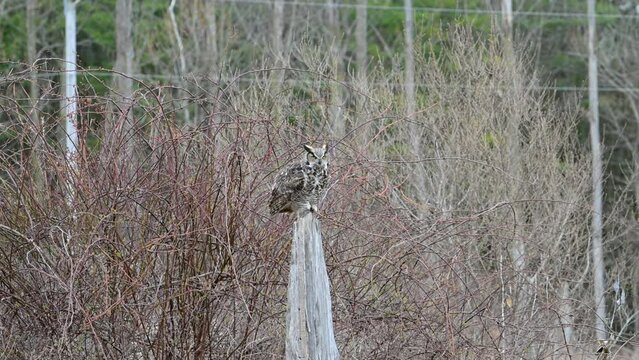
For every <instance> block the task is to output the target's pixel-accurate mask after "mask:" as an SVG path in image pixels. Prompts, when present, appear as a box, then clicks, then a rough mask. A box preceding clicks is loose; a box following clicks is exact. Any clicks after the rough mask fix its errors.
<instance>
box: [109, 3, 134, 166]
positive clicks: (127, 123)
mask: <svg viewBox="0 0 639 360" xmlns="http://www.w3.org/2000/svg"><path fill="white" fill-rule="evenodd" d="M115 14H116V15H115V16H116V25H115V26H116V30H115V51H116V57H115V65H114V70H115V71H116V72H117V73H121V74H122V75H119V74H116V77H115V87H116V90H117V94H116V97H117V99H116V103H117V105H118V108H119V109H120V111H121V113H120V114H119V116H117V117H116V119H115V120H116V121H121V122H122V126H121V127H119V128H120V129H122V130H121V131H122V135H123V136H124V137H125V138H126V139H132V137H131V133H132V131H133V130H132V129H133V116H132V106H133V103H132V98H133V81H132V79H131V78H130V76H131V75H132V74H133V6H132V2H131V0H117V2H116V4H115ZM123 150H124V153H123V154H122V160H123V164H121V165H123V166H124V165H126V164H129V163H130V162H131V157H132V156H133V141H127V142H126V144H125V149H123Z"/></svg>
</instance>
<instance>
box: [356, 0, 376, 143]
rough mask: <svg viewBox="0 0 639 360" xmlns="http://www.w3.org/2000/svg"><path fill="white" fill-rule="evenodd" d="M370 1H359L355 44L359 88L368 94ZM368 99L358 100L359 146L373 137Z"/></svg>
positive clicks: (361, 97)
mask: <svg viewBox="0 0 639 360" xmlns="http://www.w3.org/2000/svg"><path fill="white" fill-rule="evenodd" d="M367 6H368V0H358V3H357V14H356V19H355V43H356V44H357V50H356V52H355V59H356V61H357V84H358V87H359V88H361V89H362V91H364V93H367V92H368V80H367V68H368V58H367V54H368V39H367V20H368V19H367V17H368V9H367V8H366V7H367ZM366 100H367V99H366V97H364V96H360V97H359V98H358V99H357V102H356V103H357V111H356V114H355V116H356V117H357V119H356V120H357V127H358V130H357V132H358V133H359V134H360V135H359V136H358V137H357V138H358V139H359V141H358V142H359V145H360V146H362V148H363V147H364V146H366V145H367V143H368V141H370V140H371V137H372V132H373V131H372V124H370V123H369V124H366V123H365V122H366V121H367V119H366V118H367V117H366V115H365V114H364V104H365V103H366Z"/></svg>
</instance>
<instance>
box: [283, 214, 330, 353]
mask: <svg viewBox="0 0 639 360" xmlns="http://www.w3.org/2000/svg"><path fill="white" fill-rule="evenodd" d="M286 328H287V331H286V359H287V360H298V359H311V360H334V359H339V352H338V350H337V344H336V343H335V335H334V332H333V316H332V313H331V293H330V286H329V281H328V273H327V272H326V263H325V260H324V250H323V249H322V234H321V230H320V223H319V221H318V220H317V219H316V218H315V216H314V215H313V214H312V213H307V214H306V215H305V216H300V217H298V218H297V221H296V222H295V225H294V230H293V246H292V252H291V271H290V273H289V282H288V306H287V310H286Z"/></svg>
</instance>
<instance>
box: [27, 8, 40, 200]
mask: <svg viewBox="0 0 639 360" xmlns="http://www.w3.org/2000/svg"><path fill="white" fill-rule="evenodd" d="M26 5H27V19H26V20H27V62H28V63H29V65H30V66H33V67H32V68H31V71H30V75H31V76H30V82H29V99H30V101H29V102H30V104H31V109H30V111H29V118H30V120H31V122H30V124H28V126H29V128H30V129H31V131H30V134H31V136H30V138H31V139H30V142H31V143H30V144H29V145H30V146H31V153H30V154H29V161H30V166H31V176H32V178H33V181H34V183H35V184H36V186H37V188H38V189H41V188H42V184H43V181H44V179H43V169H42V161H41V159H40V155H41V154H42V145H43V143H44V142H43V139H44V128H43V126H42V123H41V122H40V112H39V110H38V103H39V101H40V86H39V84H38V67H37V65H36V64H35V63H36V61H37V59H38V49H37V26H36V17H37V13H36V9H37V7H38V0H27V4H26Z"/></svg>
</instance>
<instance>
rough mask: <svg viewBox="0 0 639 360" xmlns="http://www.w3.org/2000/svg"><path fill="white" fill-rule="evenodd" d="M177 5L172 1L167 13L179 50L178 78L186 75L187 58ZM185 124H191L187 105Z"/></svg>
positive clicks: (184, 110) (185, 108)
mask: <svg viewBox="0 0 639 360" xmlns="http://www.w3.org/2000/svg"><path fill="white" fill-rule="evenodd" d="M175 3H176V0H171V3H170V4H169V7H168V8H167V12H168V13H169V20H170V22H171V28H172V29H173V37H174V38H175V44H176V45H177V50H178V76H179V77H183V76H184V75H186V58H185V57H184V44H183V43H182V37H181V36H180V28H179V27H178V23H177V19H176V18H175ZM183 113H184V123H186V124H187V125H192V124H191V116H190V114H189V109H188V106H187V104H185V105H184V108H183Z"/></svg>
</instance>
